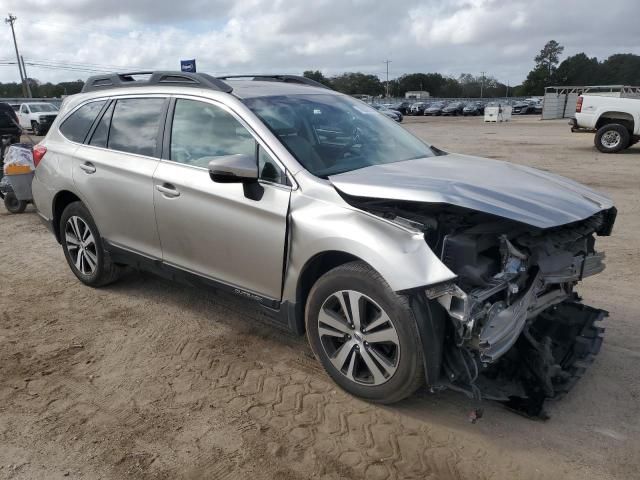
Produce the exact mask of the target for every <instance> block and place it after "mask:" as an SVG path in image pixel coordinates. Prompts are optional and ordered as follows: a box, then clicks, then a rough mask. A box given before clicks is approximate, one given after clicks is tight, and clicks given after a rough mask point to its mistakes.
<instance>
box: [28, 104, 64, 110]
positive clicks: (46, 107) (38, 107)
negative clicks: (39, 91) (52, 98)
mask: <svg viewBox="0 0 640 480" xmlns="http://www.w3.org/2000/svg"><path fill="white" fill-rule="evenodd" d="M29 108H30V109H31V111H32V112H57V111H58V110H57V109H56V107H55V106H53V105H52V104H50V103H32V104H31V105H29Z"/></svg>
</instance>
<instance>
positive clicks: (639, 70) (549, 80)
mask: <svg viewBox="0 0 640 480" xmlns="http://www.w3.org/2000/svg"><path fill="white" fill-rule="evenodd" d="M563 51H564V47H563V46H562V45H560V44H559V43H558V42H556V41H555V40H550V41H549V42H547V44H546V45H545V46H544V48H543V49H542V50H540V53H539V54H538V55H536V57H535V58H534V62H535V66H534V68H533V70H531V71H530V72H529V74H528V75H527V78H526V80H525V81H524V82H523V83H522V86H521V87H519V89H518V91H519V92H521V94H522V95H542V94H543V93H544V87H548V86H554V85H555V86H581V85H633V86H638V85H640V55H634V54H632V53H616V54H614V55H611V56H610V57H608V58H607V59H605V60H603V61H598V59H597V58H596V57H591V58H590V57H589V56H587V54H586V53H578V54H576V55H572V56H570V57H567V58H566V59H565V60H563V61H562V63H560V55H561V54H562V52H563Z"/></svg>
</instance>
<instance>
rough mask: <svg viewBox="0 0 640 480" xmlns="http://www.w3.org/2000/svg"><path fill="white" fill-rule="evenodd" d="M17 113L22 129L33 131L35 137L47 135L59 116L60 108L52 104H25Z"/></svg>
mask: <svg viewBox="0 0 640 480" xmlns="http://www.w3.org/2000/svg"><path fill="white" fill-rule="evenodd" d="M17 113H18V120H19V122H20V126H21V127H22V128H25V129H28V128H30V129H32V130H33V133H34V134H35V135H46V134H47V132H48V131H49V127H51V124H52V123H53V121H54V120H55V118H56V117H57V116H58V108H57V107H56V106H55V105H54V104H52V103H45V102H32V103H23V104H22V105H20V110H18V112H17Z"/></svg>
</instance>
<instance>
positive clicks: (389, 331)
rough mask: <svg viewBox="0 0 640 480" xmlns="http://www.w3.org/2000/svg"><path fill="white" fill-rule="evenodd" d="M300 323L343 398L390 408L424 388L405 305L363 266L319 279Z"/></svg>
mask: <svg viewBox="0 0 640 480" xmlns="http://www.w3.org/2000/svg"><path fill="white" fill-rule="evenodd" d="M305 320H306V326H307V336H308V339H309V343H310V344H311V348H312V349H313V351H314V353H315V355H316V357H318V358H319V360H320V362H321V363H322V365H323V367H324V369H325V370H326V371H327V373H328V374H329V375H330V376H331V378H332V379H333V380H334V381H335V382H336V383H337V384H338V385H339V386H340V387H342V388H343V389H344V390H346V391H347V392H349V393H351V394H353V395H356V396H358V397H362V398H364V399H366V400H369V401H373V402H379V403H393V402H397V401H399V400H402V399H403V398H406V397H408V396H409V395H411V394H412V393H413V392H415V391H416V389H417V388H418V387H419V386H420V385H421V384H422V383H423V382H424V366H423V353H422V347H421V342H420V337H419V334H418V330H417V325H416V320H415V317H414V313H413V310H412V309H411V307H410V306H409V299H408V297H406V296H402V295H398V294H396V293H395V292H394V291H393V290H391V288H389V286H388V285H387V283H386V282H385V281H384V279H383V278H382V277H381V276H380V274H378V273H377V272H376V271H375V270H373V269H372V268H371V267H369V266H368V265H367V264H365V263H363V262H352V263H348V264H345V265H342V266H339V267H337V268H334V269H333V270H331V271H329V272H328V273H326V274H325V275H323V276H322V277H321V278H320V279H319V280H318V281H317V282H316V284H315V285H314V286H313V288H312V289H311V292H310V293H309V297H308V300H307V308H306V319H305Z"/></svg>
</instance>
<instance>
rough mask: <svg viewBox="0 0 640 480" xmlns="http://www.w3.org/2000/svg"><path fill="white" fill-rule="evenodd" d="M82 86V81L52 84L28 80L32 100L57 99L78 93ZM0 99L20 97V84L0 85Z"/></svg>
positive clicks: (32, 79)
mask: <svg viewBox="0 0 640 480" xmlns="http://www.w3.org/2000/svg"><path fill="white" fill-rule="evenodd" d="M83 85H84V82H83V81H82V80H76V81H73V82H61V83H55V84H54V83H51V82H47V83H41V82H40V81H38V80H36V79H34V78H29V87H30V88H31V95H33V97H34V98H54V97H57V98H59V97H62V96H65V95H73V94H74V93H80V90H82V86H83ZM0 97H5V98H12V97H22V84H20V83H0Z"/></svg>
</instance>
